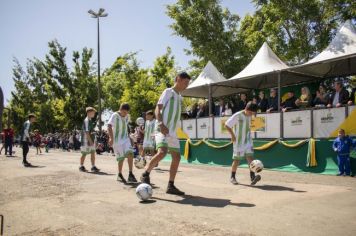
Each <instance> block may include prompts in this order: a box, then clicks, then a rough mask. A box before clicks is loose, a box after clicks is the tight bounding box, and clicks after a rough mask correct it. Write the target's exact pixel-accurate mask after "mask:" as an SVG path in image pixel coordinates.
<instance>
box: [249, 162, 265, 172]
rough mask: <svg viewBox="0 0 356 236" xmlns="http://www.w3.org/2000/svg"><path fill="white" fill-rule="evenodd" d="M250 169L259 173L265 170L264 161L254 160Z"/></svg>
mask: <svg viewBox="0 0 356 236" xmlns="http://www.w3.org/2000/svg"><path fill="white" fill-rule="evenodd" d="M250 170H251V171H252V172H255V173H259V172H261V171H262V170H263V163H262V161H260V160H253V161H252V162H251V163H250Z"/></svg>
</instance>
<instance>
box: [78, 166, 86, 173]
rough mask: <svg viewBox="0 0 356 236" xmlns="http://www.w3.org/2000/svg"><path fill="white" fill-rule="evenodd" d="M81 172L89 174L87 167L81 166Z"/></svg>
mask: <svg viewBox="0 0 356 236" xmlns="http://www.w3.org/2000/svg"><path fill="white" fill-rule="evenodd" d="M79 171H81V172H87V169H85V166H81V167H79Z"/></svg>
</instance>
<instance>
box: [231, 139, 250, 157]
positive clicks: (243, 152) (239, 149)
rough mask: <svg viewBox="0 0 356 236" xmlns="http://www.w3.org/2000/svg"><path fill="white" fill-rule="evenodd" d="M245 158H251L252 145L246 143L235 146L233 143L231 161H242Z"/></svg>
mask: <svg viewBox="0 0 356 236" xmlns="http://www.w3.org/2000/svg"><path fill="white" fill-rule="evenodd" d="M246 156H249V157H252V156H253V144H252V143H246V144H244V145H239V146H237V144H236V143H233V155H232V159H233V160H244V159H245V158H246Z"/></svg>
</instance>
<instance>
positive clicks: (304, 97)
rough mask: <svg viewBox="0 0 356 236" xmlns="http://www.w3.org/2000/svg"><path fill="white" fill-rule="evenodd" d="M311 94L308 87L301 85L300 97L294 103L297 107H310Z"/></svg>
mask: <svg viewBox="0 0 356 236" xmlns="http://www.w3.org/2000/svg"><path fill="white" fill-rule="evenodd" d="M312 100H313V98H312V95H311V93H310V90H309V88H308V87H302V88H301V95H300V97H299V98H298V99H297V100H296V101H295V104H296V105H297V106H298V108H307V107H311V105H312Z"/></svg>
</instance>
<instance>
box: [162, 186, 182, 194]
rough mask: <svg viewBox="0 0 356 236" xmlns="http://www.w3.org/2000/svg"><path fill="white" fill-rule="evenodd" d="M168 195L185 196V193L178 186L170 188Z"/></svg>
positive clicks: (168, 188)
mask: <svg viewBox="0 0 356 236" xmlns="http://www.w3.org/2000/svg"><path fill="white" fill-rule="evenodd" d="M166 193H168V194H174V195H184V194H185V193H184V192H182V191H180V190H179V189H177V188H176V186H174V185H172V186H168V187H167V191H166Z"/></svg>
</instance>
